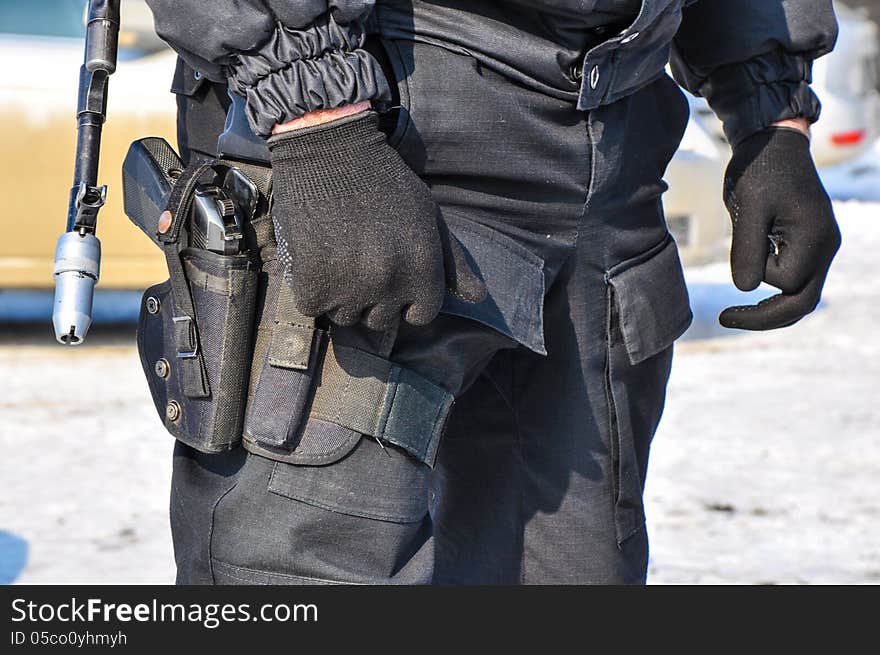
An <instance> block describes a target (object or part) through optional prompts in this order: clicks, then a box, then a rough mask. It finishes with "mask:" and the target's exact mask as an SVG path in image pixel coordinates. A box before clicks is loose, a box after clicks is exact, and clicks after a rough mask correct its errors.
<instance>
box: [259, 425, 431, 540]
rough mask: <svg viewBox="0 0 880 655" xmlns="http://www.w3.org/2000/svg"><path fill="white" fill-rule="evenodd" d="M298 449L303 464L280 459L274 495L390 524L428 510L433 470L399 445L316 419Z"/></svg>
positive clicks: (271, 488) (274, 474) (273, 480)
mask: <svg viewBox="0 0 880 655" xmlns="http://www.w3.org/2000/svg"><path fill="white" fill-rule="evenodd" d="M297 451H298V457H297V458H296V460H297V461H298V462H299V463H298V464H287V463H282V462H276V463H275V467H274V469H273V470H272V476H271V478H270V479H269V491H270V492H271V493H274V494H277V495H279V496H284V497H286V498H290V499H292V500H297V501H299V502H302V503H306V504H307V505H312V506H313V507H319V508H321V509H324V510H328V511H331V512H336V513H339V514H346V515H348V516H357V517H361V518H366V519H373V520H376V521H385V522H390V523H402V524H407V523H418V522H421V521H422V519H424V518H425V516H426V515H427V514H428V500H429V499H428V495H429V493H430V490H429V479H430V477H429V476H430V468H429V467H428V466H427V465H426V464H425V463H423V462H420V461H418V460H417V459H415V458H414V457H412V456H411V455H410V454H409V453H407V452H406V451H404V450H402V449H400V448H397V447H395V446H392V445H383V444H381V443H380V442H379V441H377V440H375V439H372V438H370V437H365V436H362V435H360V434H359V433H356V432H353V431H352V430H349V429H347V428H343V427H341V426H338V425H335V424H333V423H327V422H324V421H316V420H314V419H312V420H310V421H309V422H308V427H307V429H306V431H305V433H304V435H303V439H302V440H301V442H300V445H299V447H298V449H297Z"/></svg>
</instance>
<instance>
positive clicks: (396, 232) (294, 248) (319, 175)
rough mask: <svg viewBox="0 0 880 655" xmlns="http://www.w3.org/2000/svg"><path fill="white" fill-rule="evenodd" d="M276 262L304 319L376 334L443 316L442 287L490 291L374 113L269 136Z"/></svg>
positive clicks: (478, 294) (475, 297)
mask: <svg viewBox="0 0 880 655" xmlns="http://www.w3.org/2000/svg"><path fill="white" fill-rule="evenodd" d="M269 149H270V151H271V157H272V171H273V173H272V176H273V188H274V192H273V193H274V201H273V202H274V204H273V209H272V220H273V223H274V225H275V236H276V239H277V241H278V251H279V259H281V261H282V263H283V264H284V267H285V277H286V279H287V281H288V283H289V284H290V285H291V287H292V289H293V295H294V299H295V301H296V304H297V308H298V309H299V310H300V311H301V312H302V313H303V314H305V315H306V316H319V315H321V314H327V315H328V317H329V318H330V320H331V321H333V322H334V323H337V324H339V325H354V324H355V323H358V322H359V321H360V322H363V324H364V325H366V326H367V327H368V328H370V329H373V330H387V329H390V328H391V327H392V326H394V325H396V324H397V322H398V321H399V319H400V316H401V314H402V315H403V317H404V319H405V320H406V321H407V322H409V323H412V324H414V325H425V324H427V323H429V322H430V321H431V320H433V319H434V317H435V316H436V315H437V313H438V312H439V311H440V306H441V304H442V303H443V296H444V291H445V289H446V288H447V287H448V288H449V289H450V290H451V291H452V293H454V294H456V295H458V296H459V297H461V298H463V299H465V300H469V301H472V302H479V301H481V300H482V299H483V298H484V297H485V294H486V288H485V286H484V285H483V283H482V281H481V280H480V279H479V278H478V277H477V276H476V274H475V273H474V272H473V271H472V270H471V269H470V266H469V264H468V263H467V260H466V258H465V254H464V251H463V250H462V247H461V245H460V244H459V243H458V241H457V240H456V239H455V237H454V236H452V235H451V234H450V233H449V232H448V230H447V229H446V225H445V223H444V222H443V220H442V218H441V217H440V211H439V208H438V207H437V204H436V203H435V202H434V200H433V198H432V197H431V192H430V190H429V189H428V187H427V186H426V185H425V184H424V183H423V182H422V181H421V180H420V179H419V178H418V176H417V175H416V174H415V173H414V172H413V171H412V170H411V169H410V168H409V167H408V166H407V165H406V163H405V162H404V161H403V160H402V159H401V158H400V156H399V155H398V154H397V152H396V151H395V150H394V149H393V148H391V147H390V146H389V145H388V143H387V141H386V139H385V135H384V134H382V132H380V131H379V129H378V118H377V116H376V114H375V113H373V112H363V113H360V114H356V115H354V116H350V117H347V118H342V119H339V120H336V121H333V122H330V123H326V124H324V125H320V126H317V127H309V128H303V129H301V130H295V131H292V132H285V133H283V134H280V135H278V136H274V137H272V138H271V139H269Z"/></svg>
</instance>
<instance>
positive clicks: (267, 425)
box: [125, 139, 453, 466]
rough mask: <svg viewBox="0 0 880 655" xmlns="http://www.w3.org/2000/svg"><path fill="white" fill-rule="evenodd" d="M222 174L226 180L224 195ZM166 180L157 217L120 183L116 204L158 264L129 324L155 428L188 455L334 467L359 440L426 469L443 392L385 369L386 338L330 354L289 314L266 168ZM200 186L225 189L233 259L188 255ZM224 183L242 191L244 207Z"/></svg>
mask: <svg viewBox="0 0 880 655" xmlns="http://www.w3.org/2000/svg"><path fill="white" fill-rule="evenodd" d="M144 141H147V140H141V142H135V144H132V150H130V151H129V155H130V157H131V155H132V152H133V150H134V149H135V148H136V147H138V146H139V147H141V148H142V149H143V147H144V143H143V142H144ZM160 141H161V140H159V139H154V140H150V142H149V143H147V146H148V147H149V149H150V151H151V153H152V154H151V155H150V157H151V158H152V159H155V160H156V161H158V162H160V163H162V164H163V165H164V166H165V167H166V168H168V169H171V168H173V165H172V164H169V163H168V162H172V161H173V160H174V157H176V155H174V157H171V155H169V154H167V153H166V152H165V149H168V150H170V149H171V147H170V146H169V145H168V144H167V143H165V142H164V141H161V143H158V142H160ZM156 152H160V153H162V154H161V155H156V154H155V153H156ZM141 154H143V150H142V151H141ZM171 154H173V150H172V151H171ZM133 159H134V158H132V160H133ZM142 159H143V157H142ZM126 166H129V159H127V160H126ZM129 168H130V169H132V170H133V165H132V166H129ZM230 171H234V172H235V173H236V175H237V178H235V179H238V180H239V182H238V183H236V184H233V185H231V187H233V188H230V184H229V183H228V181H229V179H230V177H231V176H230ZM242 176H244V179H245V180H246V181H245V182H241V180H242ZM159 177H162V175H159ZM166 177H167V178H168V180H169V184H170V188H169V189H168V191H167V193H166V196H163V202H162V203H161V206H163V207H164V208H165V212H168V213H163V214H162V215H163V217H164V219H163V220H159V221H158V222H157V221H156V218H155V214H157V213H158V212H156V211H153V212H151V213H147V212H144V211H143V208H144V207H147V206H150V203H148V202H145V201H144V198H143V193H139V192H140V191H142V189H137V188H136V185H135V184H134V183H132V182H131V180H130V177H129V178H126V180H125V181H126V185H125V186H126V189H125V193H126V213H128V214H129V216H130V217H131V218H132V220H133V221H134V222H135V223H137V224H138V225H139V227H141V228H142V229H143V230H144V231H145V232H147V234H148V235H150V236H151V237H152V238H153V239H154V241H155V242H156V243H157V244H158V245H159V246H160V247H161V248H162V250H163V251H164V254H165V258H166V262H167V265H168V272H169V279H168V280H167V281H165V282H163V283H162V284H159V285H156V286H153V287H151V288H149V289H147V291H146V292H145V293H144V297H143V301H142V305H141V311H140V318H139V324H138V352H139V354H140V359H141V364H142V366H143V369H144V373H145V375H146V377H147V381H148V384H149V387H150V392H151V394H152V397H153V401H154V403H155V405H156V410H157V412H158V413H159V415H160V417H161V418H162V421H163V423H164V425H165V427H166V428H167V429H168V431H169V432H170V433H171V434H172V435H173V436H174V437H176V438H177V439H179V440H180V441H182V442H184V443H186V444H188V445H190V446H192V447H193V448H195V449H197V450H199V451H202V452H207V453H216V452H222V451H226V450H230V449H232V448H234V447H236V446H237V445H238V444H239V443H241V442H242V441H243V442H244V446H245V447H246V448H247V449H248V450H250V451H251V452H255V453H257V454H260V455H262V456H265V457H268V458H270V459H274V460H276V461H282V462H289V463H296V464H307V465H308V464H311V465H320V464H326V463H329V462H332V461H336V460H337V459H338V458H339V457H342V456H344V455H345V454H346V453H348V452H350V451H351V450H352V449H353V448H354V447H355V446H356V444H357V442H358V441H359V440H360V439H361V437H362V436H363V435H369V436H372V437H375V438H376V439H380V440H382V441H384V442H387V443H390V444H394V445H396V446H398V447H400V448H402V449H403V450H405V451H407V452H408V453H409V454H410V455H412V456H413V457H415V458H416V459H417V460H419V461H421V462H423V463H424V464H427V465H428V466H432V465H433V463H434V458H435V455H436V451H437V446H438V445H439V441H440V435H441V433H442V429H443V426H444V424H445V420H446V416H447V414H448V412H449V409H450V407H451V406H452V402H453V398H452V395H451V394H450V393H449V392H448V391H446V390H445V389H443V388H441V387H440V386H438V385H436V384H434V383H433V382H431V381H429V380H427V379H426V378H424V377H422V376H421V375H419V374H417V373H415V372H414V371H412V370H410V369H407V368H404V367H401V366H399V365H397V364H395V363H394V362H392V361H390V360H389V359H388V357H389V355H390V350H391V346H392V344H393V343H394V339H393V335H390V336H389V338H385V339H380V340H379V341H381V343H382V345H381V346H377V347H375V348H371V347H368V346H365V345H364V344H359V346H353V345H352V343H351V342H350V341H346V340H345V339H343V340H342V341H340V342H338V343H333V342H332V340H331V338H330V332H329V330H328V328H327V326H325V325H322V324H316V321H315V319H312V318H308V317H305V316H303V315H301V314H300V313H299V312H298V311H297V310H296V308H295V305H294V301H293V298H292V294H291V292H290V287H289V286H288V284H287V283H286V282H285V281H284V275H283V270H282V265H281V262H280V261H279V260H278V257H277V246H276V243H275V237H274V231H273V228H272V220H271V215H270V208H271V169H270V168H268V167H264V166H258V165H253V164H244V163H241V162H236V161H232V160H228V159H223V158H220V159H214V160H211V161H202V162H195V163H192V164H191V165H190V166H188V167H187V168H185V169H183V170H182V171H174V172H173V173H171V174H168V175H167V176H166ZM247 181H249V182H250V183H251V185H248V184H247ZM205 186H212V187H223V188H226V190H227V191H228V192H229V200H232V201H233V204H234V209H235V212H237V215H236V222H237V224H238V225H240V228H241V248H240V250H239V252H237V253H234V254H220V253H218V252H214V251H211V250H209V249H206V248H204V247H199V246H198V245H195V244H197V243H201V240H200V239H197V238H195V235H194V234H192V233H191V225H190V224H191V223H192V218H191V216H192V215H193V212H194V209H193V204H194V199H195V198H196V197H197V196H198V194H199V193H200V192H199V189H203V188H204V187H205ZM235 186H239V187H241V186H245V187H247V186H251V188H252V189H253V190H255V193H254V198H249V197H247V196H248V194H247V193H245V194H244V196H245V197H244V198H242V197H241V196H242V194H241V193H239V191H240V189H238V190H236V189H235V188H234V187H235ZM154 195H155V194H154ZM165 197H167V201H166V200H165ZM218 202H220V203H221V204H224V203H227V204H228V200H224V199H222V198H221V200H220V201H218ZM130 206H131V208H132V209H131V210H130ZM153 207H154V208H155V202H154V203H153ZM221 209H223V207H221ZM225 209H227V210H229V211H231V209H232V207H231V206H230V207H226V208H225ZM169 213H170V216H169ZM169 218H170V222H169ZM193 229H194V228H193ZM364 343H366V342H364Z"/></svg>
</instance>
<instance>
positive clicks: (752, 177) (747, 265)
mask: <svg viewBox="0 0 880 655" xmlns="http://www.w3.org/2000/svg"><path fill="white" fill-rule="evenodd" d="M724 203H725V204H726V205H727V209H728V211H729V212H730V216H731V218H732V219H733V246H732V248H731V252H730V266H731V270H732V272H733V282H734V284H736V286H737V287H738V288H739V289H740V290H741V291H751V290H752V289H755V288H756V287H757V286H758V285H759V284H760V283H761V282H762V281H766V282H767V283H768V284H771V285H773V286H774V287H777V288H779V289H780V290H781V291H782V293H781V294H777V295H775V296H772V297H770V298H767V299H766V300H762V301H761V302H759V303H758V304H757V305H749V306H740V307H728V308H727V309H725V310H724V311H723V312H721V315H720V316H719V317H718V320H719V321H720V323H721V325H723V326H724V327H727V328H739V329H741V330H772V329H774V328H781V327H786V326H788V325H792V324H793V323H796V322H797V321H799V320H800V319H802V318H803V317H804V316H806V315H807V314H809V313H810V312H812V311H813V310H814V309H815V308H816V306H817V305H818V304H819V298H820V296H821V294H822V286H823V285H824V284H825V277H826V275H827V274H828V269H829V267H830V266H831V260H832V259H834V255H835V253H836V252H837V250H838V248H840V230H839V229H838V227H837V223H836V222H835V220H834V212H833V211H832V209H831V200H830V199H829V198H828V194H827V193H825V189H824V187H823V186H822V182H821V181H820V180H819V175H818V174H817V172H816V167H815V165H814V164H813V159H812V157H811V155H810V142H809V139H808V138H807V137H806V136H805V135H804V134H802V133H801V132H799V131H797V130H795V129H789V128H771V129H768V130H764V131H762V132H759V133H757V134H755V135H753V136H751V137H749V138H748V139H746V140H745V141H743V142H742V143H741V144H740V145H738V146H736V147H735V148H734V150H733V158H732V159H731V161H730V164H729V165H728V167H727V173H726V174H725V177H724Z"/></svg>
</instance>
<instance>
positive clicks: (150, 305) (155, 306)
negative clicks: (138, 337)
mask: <svg viewBox="0 0 880 655" xmlns="http://www.w3.org/2000/svg"><path fill="white" fill-rule="evenodd" d="M161 306H162V303H160V302H159V299H158V298H156V296H150V297H149V298H147V311H148V312H149V313H150V314H158V313H159V308H160V307H161Z"/></svg>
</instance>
